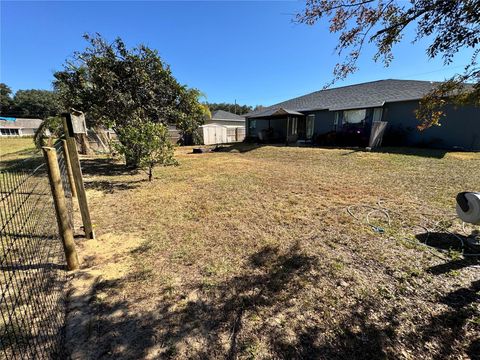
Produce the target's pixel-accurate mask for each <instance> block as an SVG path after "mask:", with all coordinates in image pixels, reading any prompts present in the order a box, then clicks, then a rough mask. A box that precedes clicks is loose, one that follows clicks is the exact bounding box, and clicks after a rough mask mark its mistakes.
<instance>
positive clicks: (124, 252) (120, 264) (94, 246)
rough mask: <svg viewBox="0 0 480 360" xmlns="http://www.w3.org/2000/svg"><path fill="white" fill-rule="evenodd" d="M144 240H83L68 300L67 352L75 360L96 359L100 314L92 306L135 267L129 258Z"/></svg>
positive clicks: (108, 237) (106, 236)
mask: <svg viewBox="0 0 480 360" xmlns="http://www.w3.org/2000/svg"><path fill="white" fill-rule="evenodd" d="M142 242H143V239H141V238H139V237H137V236H134V235H128V236H126V235H125V234H122V235H118V234H112V233H108V234H103V235H101V236H99V237H97V238H96V239H93V240H79V241H77V247H78V252H79V254H83V256H82V259H81V264H82V265H81V269H80V270H78V271H75V272H71V273H70V274H69V285H68V287H69V291H68V297H67V303H68V310H67V321H66V323H67V329H66V350H67V354H69V355H70V357H71V359H73V360H75V359H79V360H80V359H90V358H92V357H94V352H92V351H93V350H94V349H93V348H92V346H91V344H92V341H95V337H96V332H95V327H96V323H97V321H98V319H97V314H96V313H95V312H94V311H93V310H92V303H94V302H95V301H97V300H99V299H100V300H101V299H102V298H103V297H105V294H104V293H102V291H101V287H102V284H104V283H105V282H115V281H118V280H120V279H122V278H123V277H125V276H126V275H127V274H128V273H129V271H130V266H131V260H130V259H129V257H128V254H129V252H130V251H131V250H133V249H136V248H138V247H139V246H140V244H141V243H142Z"/></svg>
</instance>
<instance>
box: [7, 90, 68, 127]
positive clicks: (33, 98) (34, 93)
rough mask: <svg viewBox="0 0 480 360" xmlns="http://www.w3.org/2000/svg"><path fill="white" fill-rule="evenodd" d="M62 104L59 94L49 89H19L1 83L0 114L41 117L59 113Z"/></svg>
mask: <svg viewBox="0 0 480 360" xmlns="http://www.w3.org/2000/svg"><path fill="white" fill-rule="evenodd" d="M61 109H62V105H61V103H60V99H59V97H58V94H57V93H55V92H53V91H49V90H36V89H29V90H18V91H17V92H16V93H15V95H13V96H12V89H11V88H10V87H9V86H8V85H7V84H4V83H0V115H1V116H11V117H19V118H40V119H45V118H47V117H49V116H55V115H58V114H59V113H60V112H61Z"/></svg>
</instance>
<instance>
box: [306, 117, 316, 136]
mask: <svg viewBox="0 0 480 360" xmlns="http://www.w3.org/2000/svg"><path fill="white" fill-rule="evenodd" d="M314 128H315V114H310V115H308V116H307V122H306V124H305V137H306V138H307V139H311V138H312V137H313V131H314Z"/></svg>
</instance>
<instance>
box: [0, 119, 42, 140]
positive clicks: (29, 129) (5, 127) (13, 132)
mask: <svg viewBox="0 0 480 360" xmlns="http://www.w3.org/2000/svg"><path fill="white" fill-rule="evenodd" d="M42 121H43V120H41V119H21V118H11V117H3V116H1V117H0V136H33V135H34V134H35V131H36V130H37V129H38V127H39V126H40V124H41V123H42Z"/></svg>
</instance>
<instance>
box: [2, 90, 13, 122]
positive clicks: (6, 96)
mask: <svg viewBox="0 0 480 360" xmlns="http://www.w3.org/2000/svg"><path fill="white" fill-rule="evenodd" d="M12 103H13V99H12V89H10V87H9V86H8V85H7V84H4V83H0V115H5V116H6V115H10V110H11V107H12Z"/></svg>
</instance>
